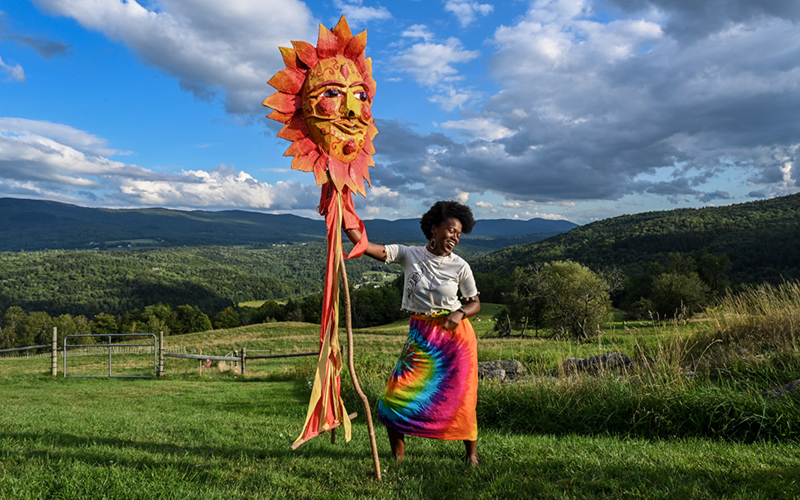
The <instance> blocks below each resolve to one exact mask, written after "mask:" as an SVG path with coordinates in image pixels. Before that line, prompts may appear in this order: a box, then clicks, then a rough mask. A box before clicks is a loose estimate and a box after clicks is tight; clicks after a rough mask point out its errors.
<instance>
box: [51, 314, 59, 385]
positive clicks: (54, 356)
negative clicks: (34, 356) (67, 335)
mask: <svg viewBox="0 0 800 500" xmlns="http://www.w3.org/2000/svg"><path fill="white" fill-rule="evenodd" d="M50 359H51V360H52V362H51V363H50V374H51V375H52V376H54V377H55V376H56V375H58V327H55V326H54V327H53V350H52V352H51V354H50Z"/></svg>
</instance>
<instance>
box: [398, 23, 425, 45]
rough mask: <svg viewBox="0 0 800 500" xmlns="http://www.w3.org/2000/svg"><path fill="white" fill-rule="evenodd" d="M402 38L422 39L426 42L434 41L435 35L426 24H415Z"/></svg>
mask: <svg viewBox="0 0 800 500" xmlns="http://www.w3.org/2000/svg"><path fill="white" fill-rule="evenodd" d="M400 36H402V37H404V38H422V39H423V40H424V41H426V42H430V41H431V40H433V33H431V31H430V30H429V29H428V27H427V26H425V25H424V24H414V25H412V26H409V27H408V28H406V29H405V30H404V31H403V32H402V33H401V34H400Z"/></svg>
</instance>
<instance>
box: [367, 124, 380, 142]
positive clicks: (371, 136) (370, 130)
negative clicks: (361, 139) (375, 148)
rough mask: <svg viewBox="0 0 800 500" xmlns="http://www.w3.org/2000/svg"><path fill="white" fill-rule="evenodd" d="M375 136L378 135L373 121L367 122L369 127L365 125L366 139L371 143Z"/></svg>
mask: <svg viewBox="0 0 800 500" xmlns="http://www.w3.org/2000/svg"><path fill="white" fill-rule="evenodd" d="M376 135H378V127H376V126H375V120H372V121H371V122H369V125H367V137H369V140H370V141H372V139H374V138H375V136H376Z"/></svg>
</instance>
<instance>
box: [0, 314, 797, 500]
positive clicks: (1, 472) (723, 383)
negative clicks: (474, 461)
mask: <svg viewBox="0 0 800 500" xmlns="http://www.w3.org/2000/svg"><path fill="white" fill-rule="evenodd" d="M495 312H496V308H495V306H492V305H491V304H486V305H484V307H483V310H482V313H481V315H480V316H479V317H478V318H474V321H473V324H474V325H475V328H476V331H477V333H478V337H479V357H480V359H481V360H490V359H500V358H505V359H508V358H513V359H517V360H519V361H521V362H522V363H523V364H524V365H525V366H526V367H527V368H528V369H529V370H530V372H531V373H532V374H533V376H532V377H531V378H530V380H527V381H524V382H518V383H509V384H501V383H496V382H481V386H480V388H479V404H478V414H479V426H480V436H479V444H478V450H479V454H480V457H481V462H482V463H481V465H480V467H478V468H476V469H471V468H469V467H467V466H466V465H465V464H464V463H463V462H462V457H463V445H462V444H461V443H458V442H441V441H435V440H428V439H422V438H408V441H407V453H406V461H405V462H404V463H403V464H400V465H398V464H395V463H393V461H392V459H391V454H390V450H389V445H388V441H387V439H386V437H385V432H384V430H383V428H382V426H381V425H380V424H379V423H377V421H376V427H377V429H376V431H377V432H378V446H379V453H380V458H381V468H382V470H383V480H382V481H381V482H377V481H376V480H375V478H374V476H373V473H372V463H371V459H370V451H369V442H368V438H367V433H366V426H365V423H364V418H363V415H361V414H363V409H362V408H360V404H359V403H358V402H357V398H356V397H355V395H354V394H353V390H352V388H351V384H350V378H349V375H348V374H347V373H343V376H342V378H343V382H344V388H343V397H344V399H345V404H346V405H347V408H348V410H349V411H350V412H353V411H356V412H358V413H359V414H360V416H359V417H358V418H356V419H355V420H354V421H353V439H352V441H350V442H349V443H346V442H345V440H344V435H343V432H342V431H340V432H339V433H338V434H337V436H336V443H335V444H331V443H330V440H329V437H328V436H327V435H326V436H321V437H318V438H316V439H314V440H312V441H310V442H308V443H306V444H304V445H303V446H301V447H300V448H299V449H298V450H296V451H292V450H290V448H289V446H290V445H291V443H292V442H293V441H294V439H295V438H296V437H297V435H298V434H299V433H300V430H301V426H302V423H303V419H304V417H305V413H306V408H307V404H308V398H309V394H310V379H311V376H312V373H313V369H314V360H313V359H311V358H286V359H273V360H252V361H251V362H250V363H248V365H247V373H246V375H244V376H242V375H241V373H238V372H236V371H234V370H230V369H225V370H221V369H220V367H219V366H218V364H216V363H215V364H214V365H213V366H212V367H211V368H209V369H206V370H204V371H203V372H202V375H201V372H200V369H199V362H198V361H192V360H179V359H173V358H167V360H166V369H165V373H166V376H165V377H164V378H163V379H160V380H156V379H107V378H97V379H65V378H63V377H61V375H60V373H61V367H62V364H61V363H62V360H61V358H60V357H59V376H58V377H55V378H54V377H51V376H50V374H49V371H50V360H49V358H48V357H39V358H29V359H19V358H0V401H2V403H1V404H2V406H0V498H3V499H6V498H7V499H21V500H24V499H49V498H53V499H139V498H142V499H145V498H146V499H153V498H157V499H195V498H196V499H225V500H228V499H240V498H241V499H271V498H275V499H284V498H292V499H295V498H296V499H304V498H309V499H310V498H353V499H356V498H358V499H361V498H370V499H371V498H375V499H398V498H402V499H406V498H409V499H416V498H419V499H423V498H424V499H428V498H486V499H489V498H491V499H495V498H512V499H513V498H559V499H575V498H648V499H649V498H675V499H678V498H679V499H684V498H698V499H717V498H730V499H773V498H777V499H780V498H800V447H798V436H800V432H799V431H798V425H800V398H797V397H790V398H788V399H784V400H780V401H778V400H772V399H769V398H765V397H763V396H761V390H762V389H763V388H768V387H770V386H772V385H774V384H776V383H778V382H780V381H783V380H785V379H787V378H790V377H792V376H793V375H796V374H797V373H798V371H797V368H798V366H800V362H799V361H798V356H797V353H796V351H793V352H782V353H781V354H780V356H778V355H777V354H776V355H768V354H767V355H765V354H754V357H753V358H752V359H751V358H744V357H743V358H741V359H740V360H738V361H737V362H736V363H728V364H727V365H725V366H726V369H727V370H729V375H730V377H728V378H726V379H724V380H722V379H721V378H720V375H719V374H720V373H723V372H722V371H720V370H717V371H715V372H713V373H711V372H709V373H708V374H699V375H697V376H694V377H691V378H689V377H686V376H685V374H683V373H680V374H676V373H672V372H671V370H672V369H673V368H674V367H675V366H677V364H676V363H672V362H671V361H669V360H667V359H666V358H664V360H662V361H660V363H661V364H660V365H657V366H656V364H655V363H654V364H651V365H648V368H647V369H646V370H645V371H643V372H641V373H640V372H635V373H634V372H622V373H613V374H606V375H599V376H572V377H569V376H565V375H563V374H558V373H557V372H558V366H559V365H560V362H561V361H563V359H565V358H566V357H587V356H591V355H594V354H599V353H603V352H610V351H620V352H624V353H626V354H628V355H629V356H631V357H633V358H636V359H655V357H656V355H658V354H659V353H662V354H668V353H670V352H673V351H674V349H676V347H675V346H676V345H677V346H679V348H680V349H686V350H687V352H689V351H690V349H691V345H689V344H690V343H691V341H692V340H691V339H692V338H693V337H692V335H693V334H694V333H696V331H697V330H698V329H700V330H701V329H702V328H704V324H703V323H702V322H698V323H694V324H691V323H690V324H688V325H677V324H667V325H654V324H650V323H641V324H638V323H637V324H630V323H628V324H625V325H623V324H622V323H613V324H611V325H609V327H608V328H607V329H606V332H605V333H604V335H602V336H600V337H598V338H596V339H593V340H592V341H591V342H586V343H576V342H574V341H568V340H557V339H551V338H533V337H530V336H528V337H524V338H521V337H510V338H497V337H496V335H495V334H494V333H492V329H493V326H494V324H493V323H492V322H491V317H492V316H493V314H494V313H495ZM406 328H407V326H406V323H405V322H397V323H394V324H390V325H385V326H382V327H376V328H370V329H364V330H359V331H356V334H355V340H354V347H355V352H356V354H355V356H356V368H357V372H358V375H359V379H360V382H361V385H362V387H364V389H365V391H366V392H367V394H368V396H369V397H370V401H371V403H372V405H373V414H374V415H376V411H375V410H374V406H375V404H376V400H377V397H378V396H379V395H380V393H381V390H382V386H383V384H384V383H385V381H386V378H387V377H388V375H389V371H390V370H391V368H392V366H393V364H394V362H395V361H396V356H397V354H398V353H399V350H400V348H401V346H402V345H403V343H404V342H405V335H406V333H407V331H406ZM340 335H341V337H342V341H343V343H344V328H342V331H341V332H340ZM318 336H319V326H318V325H311V324H304V323H271V324H264V325H251V326H248V327H243V328H237V329H232V330H217V331H212V332H206V333H200V334H191V335H183V336H174V337H167V338H166V345H167V347H168V348H169V349H170V350H173V351H181V352H199V351H200V350H202V352H203V353H204V354H209V355H224V354H226V353H227V352H229V351H232V350H238V349H241V348H242V347H245V348H247V350H248V352H257V351H260V352H263V353H268V352H272V353H276V354H277V353H287V352H305V351H313V350H316V348H317V345H318ZM758 356H761V357H758ZM667 357H668V356H667ZM92 358H94V359H92ZM104 359H105V360H107V355H106V356H105V357H103V355H101V354H97V355H95V356H94V357H93V356H83V357H80V358H79V357H75V358H73V359H68V370H71V369H74V370H79V369H80V370H90V369H91V370H100V371H102V362H103V360H104ZM114 364H115V366H119V367H120V369H124V370H130V371H131V372H134V371H137V370H145V371H147V369H148V367H151V366H152V355H147V354H142V355H138V356H137V355H132V354H126V355H124V356H120V357H119V359H114ZM227 368H230V367H227ZM554 372H556V375H555V376H553V373H554ZM73 373H75V372H73ZM795 378H797V377H795ZM376 420H377V417H376Z"/></svg>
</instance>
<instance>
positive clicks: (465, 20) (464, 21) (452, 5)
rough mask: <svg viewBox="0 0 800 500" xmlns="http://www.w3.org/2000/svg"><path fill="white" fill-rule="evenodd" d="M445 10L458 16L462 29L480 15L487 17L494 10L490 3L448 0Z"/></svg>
mask: <svg viewBox="0 0 800 500" xmlns="http://www.w3.org/2000/svg"><path fill="white" fill-rule="evenodd" d="M444 10H446V11H448V12H452V13H453V15H455V16H456V19H458V22H459V23H460V24H461V27H463V28H466V27H467V26H469V25H470V24H472V21H474V20H475V19H476V18H477V17H478V15H481V16H485V15H488V14H489V13H490V12H492V11H493V10H494V7H493V6H492V5H491V4H488V3H478V2H472V1H470V0H447V1H446V2H445V4H444Z"/></svg>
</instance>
